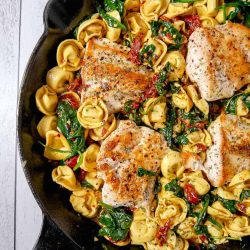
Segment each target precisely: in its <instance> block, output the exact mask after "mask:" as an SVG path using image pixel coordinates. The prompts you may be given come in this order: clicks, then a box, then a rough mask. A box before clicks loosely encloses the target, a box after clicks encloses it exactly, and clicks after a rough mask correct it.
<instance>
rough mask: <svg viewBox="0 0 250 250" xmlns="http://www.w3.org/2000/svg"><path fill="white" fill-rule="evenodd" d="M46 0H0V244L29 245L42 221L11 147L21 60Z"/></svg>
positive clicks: (21, 248)
mask: <svg viewBox="0 0 250 250" xmlns="http://www.w3.org/2000/svg"><path fill="white" fill-rule="evenodd" d="M46 3H47V0H1V4H0V138H1V139H0V163H1V164H0V190H1V192H0V229H1V233H0V250H9V249H17V250H30V249H32V247H33V246H34V244H35V242H36V240H37V237H38V235H39V232H40V229H41V224H42V213H41V211H40V208H39V207H38V205H37V204H36V201H35V199H34V197H33V195H32V193H31V191H30V189H29V187H28V184H27V183H26V180H25V177H24V174H23V170H22V167H21V164H20V160H19V155H18V152H17V148H16V106H17V95H18V88H19V85H20V83H21V80H22V75H23V72H24V69H25V66H26V63H27V61H28V59H29V56H30V54H31V52H32V50H33V48H34V46H35V44H36V42H37V40H38V38H39V37H40V36H41V34H42V32H43V18H42V14H43V9H44V7H45V4H46Z"/></svg>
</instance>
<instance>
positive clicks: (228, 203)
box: [218, 196, 237, 214]
mask: <svg viewBox="0 0 250 250" xmlns="http://www.w3.org/2000/svg"><path fill="white" fill-rule="evenodd" d="M218 200H219V201H221V203H222V205H223V206H224V207H225V208H226V209H227V210H229V211H230V212H231V213H233V214H235V213H236V212H237V209H236V207H235V205H236V204H237V201H235V200H227V199H223V198H222V197H220V196H218Z"/></svg>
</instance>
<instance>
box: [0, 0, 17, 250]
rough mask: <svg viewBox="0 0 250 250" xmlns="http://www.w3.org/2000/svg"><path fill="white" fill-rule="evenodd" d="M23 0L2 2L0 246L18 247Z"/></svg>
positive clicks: (0, 18) (4, 249)
mask: <svg viewBox="0 0 250 250" xmlns="http://www.w3.org/2000/svg"><path fill="white" fill-rule="evenodd" d="M19 17H20V0H1V5H0V79H1V82H0V93H1V97H0V124H1V126H0V138H1V142H0V162H1V168H0V190H1V201H0V228H1V233H0V249H1V250H8V249H14V230H15V224H14V222H15V217H14V214H15V202H14V201H15V157H16V154H15V152H16V104H17V86H18V85H17V84H18V73H17V72H18V44H19Z"/></svg>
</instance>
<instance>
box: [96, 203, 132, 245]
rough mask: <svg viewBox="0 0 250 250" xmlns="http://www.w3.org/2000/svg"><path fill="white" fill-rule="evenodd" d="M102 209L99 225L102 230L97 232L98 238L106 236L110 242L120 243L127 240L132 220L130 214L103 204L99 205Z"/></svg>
mask: <svg viewBox="0 0 250 250" xmlns="http://www.w3.org/2000/svg"><path fill="white" fill-rule="evenodd" d="M100 205H101V206H102V208H103V211H102V212H101V215H100V218H99V223H100V224H101V225H102V228H101V229H100V230H99V235H100V236H107V237H109V238H111V239H112V241H120V240H124V239H126V238H127V236H128V233H129V229H130V225H131V223H132V220H133V216H132V214H131V213H129V212H127V211H125V210H124V209H123V208H120V207H119V208H113V207H111V206H109V205H107V204H105V203H103V202H101V203H100Z"/></svg>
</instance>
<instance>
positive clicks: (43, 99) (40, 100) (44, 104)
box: [36, 85, 58, 115]
mask: <svg viewBox="0 0 250 250" xmlns="http://www.w3.org/2000/svg"><path fill="white" fill-rule="evenodd" d="M57 103H58V97H57V94H56V92H54V91H53V90H52V89H51V88H50V87H49V86H47V85H43V86H42V87H41V88H40V89H38V90H37V91H36V106H37V108H38V109H39V111H40V112H42V113H43V114H45V115H54V114H55V113H56V107H57Z"/></svg>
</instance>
